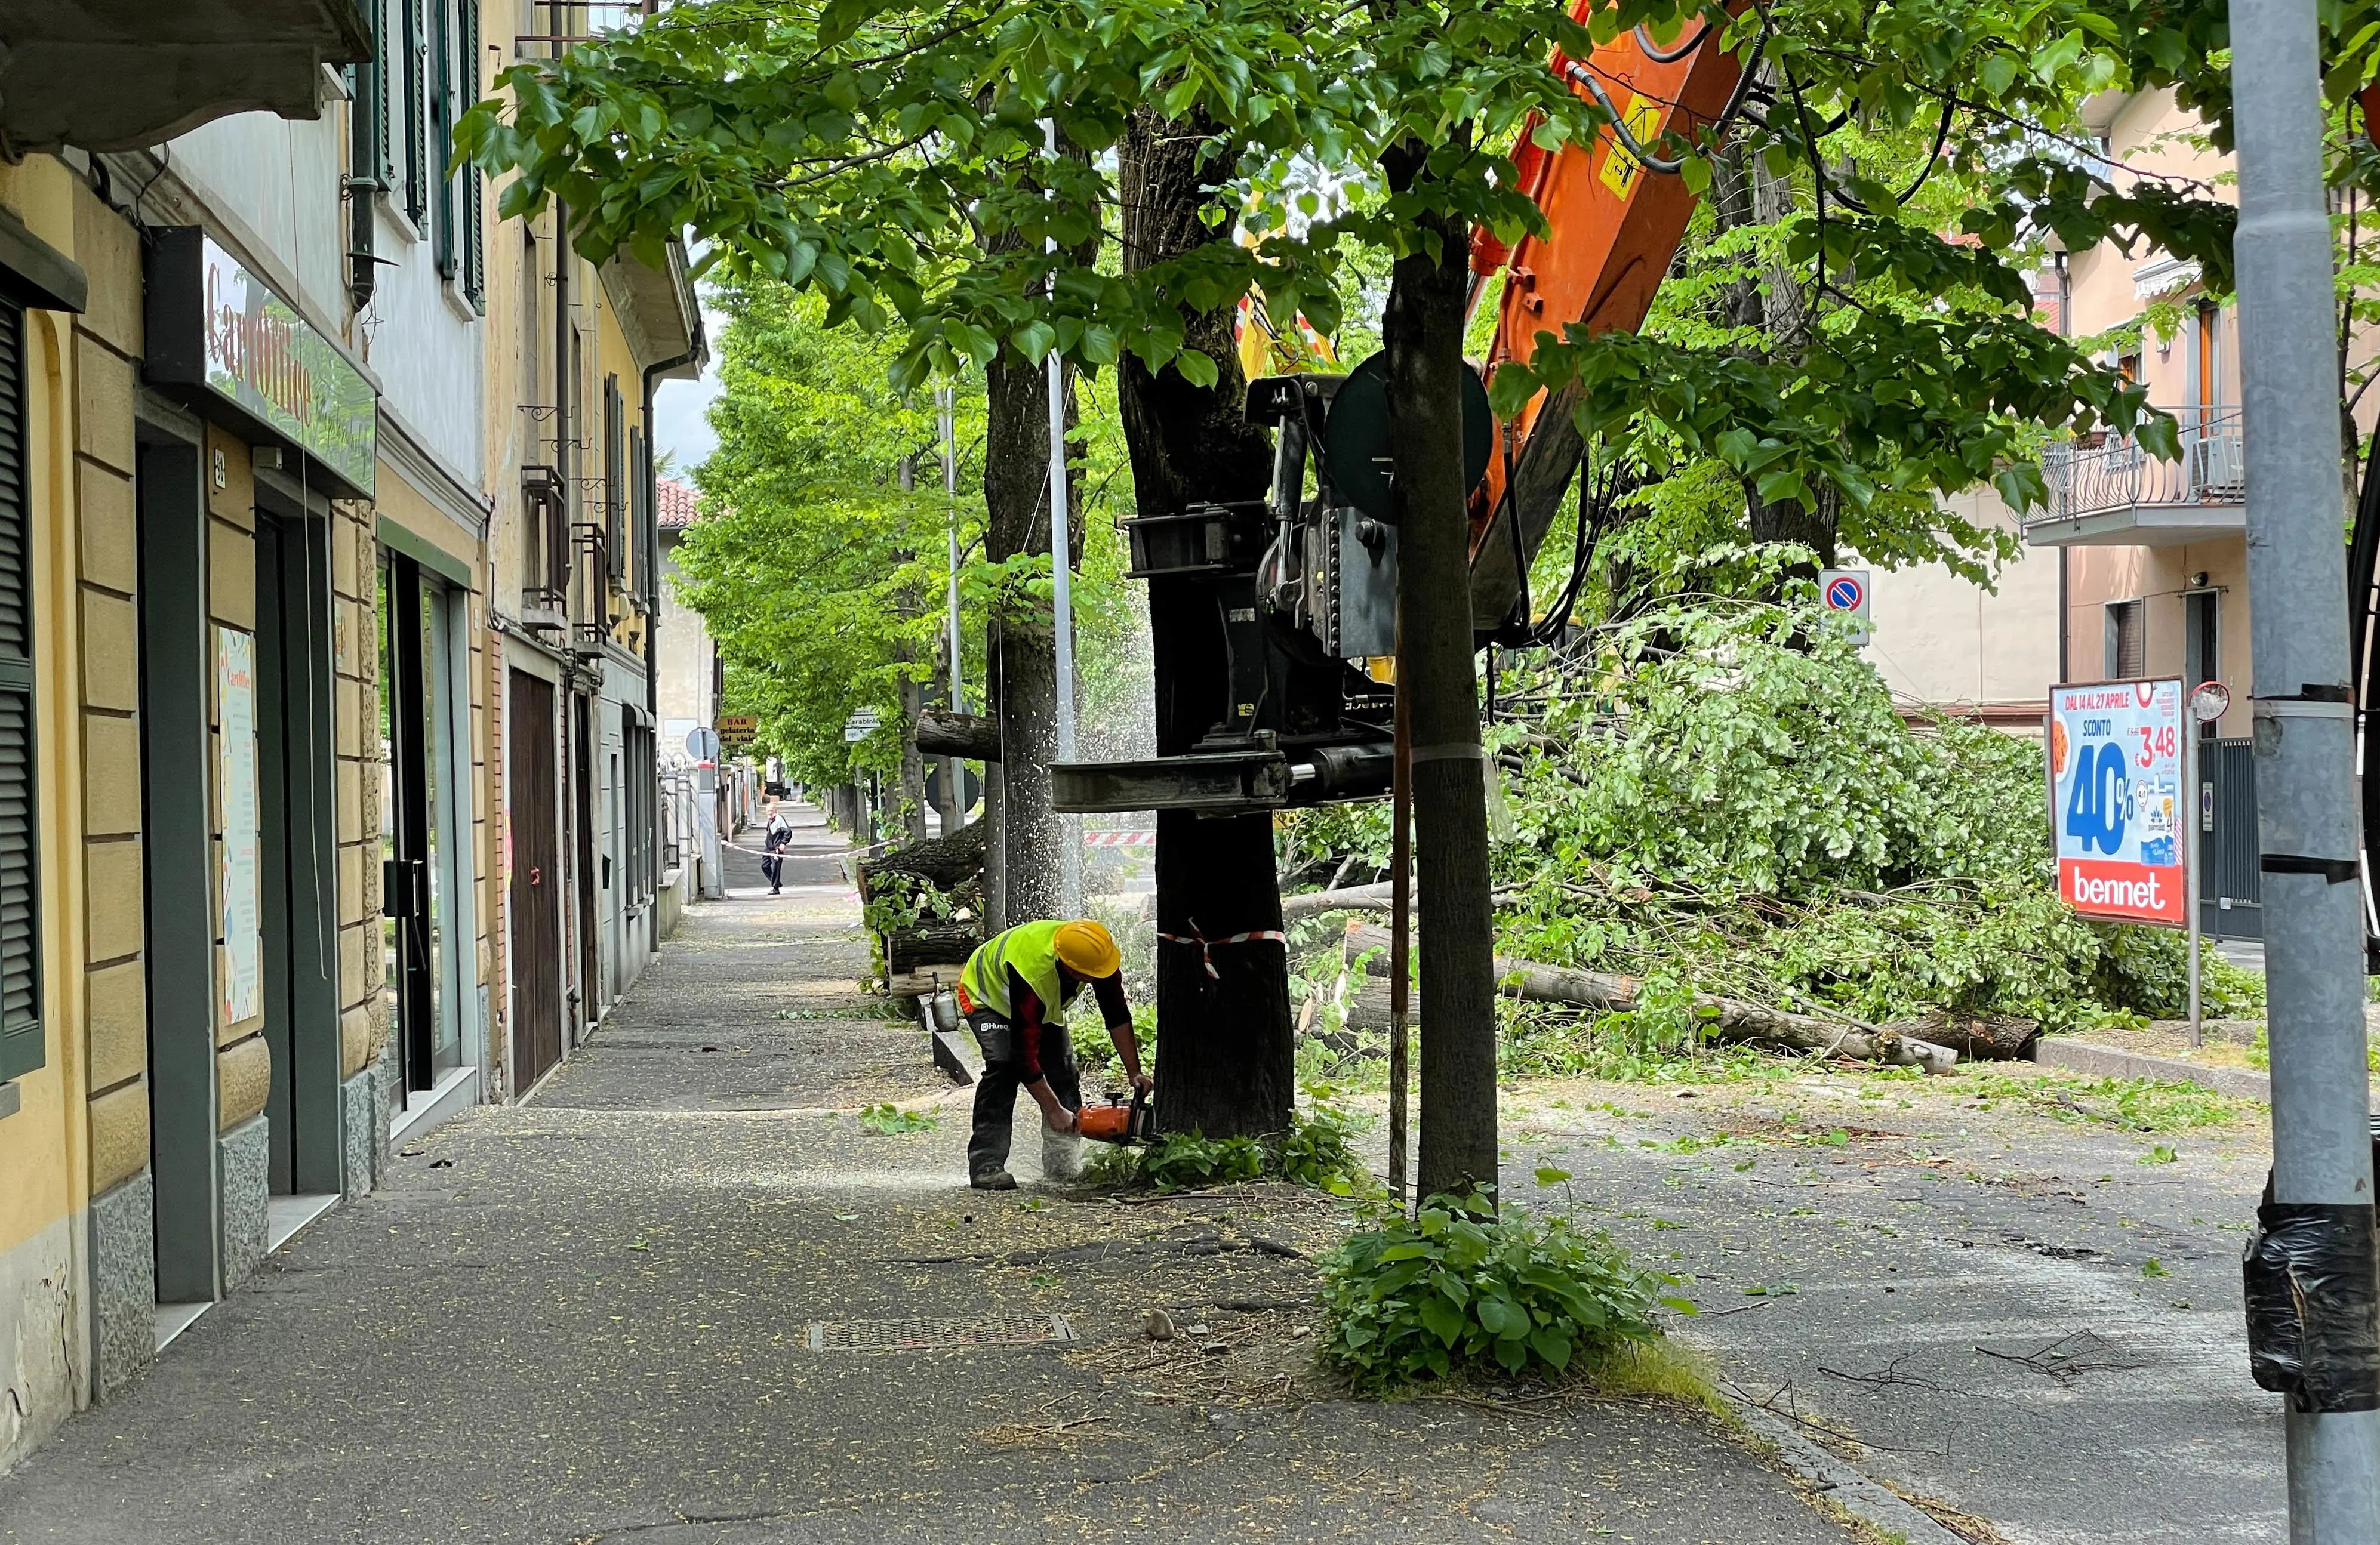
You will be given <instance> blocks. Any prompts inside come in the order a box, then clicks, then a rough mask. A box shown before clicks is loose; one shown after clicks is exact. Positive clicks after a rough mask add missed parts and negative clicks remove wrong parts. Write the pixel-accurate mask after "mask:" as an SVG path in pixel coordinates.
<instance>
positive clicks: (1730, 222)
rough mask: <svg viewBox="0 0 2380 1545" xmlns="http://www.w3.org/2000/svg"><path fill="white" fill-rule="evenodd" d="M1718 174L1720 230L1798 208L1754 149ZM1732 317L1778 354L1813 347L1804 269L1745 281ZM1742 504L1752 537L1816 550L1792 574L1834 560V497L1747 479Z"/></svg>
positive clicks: (1780, 266) (1727, 160) (1779, 268)
mask: <svg viewBox="0 0 2380 1545" xmlns="http://www.w3.org/2000/svg"><path fill="white" fill-rule="evenodd" d="M1720 159H1721V162H1722V166H1721V168H1720V171H1719V175H1718V177H1717V178H1715V179H1714V182H1715V188H1716V191H1717V193H1718V199H1717V203H1718V211H1717V212H1718V220H1719V223H1720V227H1721V228H1722V229H1726V228H1730V227H1732V226H1737V225H1743V224H1747V223H1757V224H1763V225H1766V224H1769V223H1774V222H1776V221H1779V220H1782V219H1784V218H1785V217H1787V216H1788V215H1790V214H1791V213H1792V212H1793V187H1792V184H1791V182H1790V181H1789V180H1788V179H1786V178H1784V177H1780V176H1778V175H1774V174H1772V173H1770V172H1769V170H1768V168H1767V164H1766V163H1764V162H1763V161H1762V160H1761V158H1760V157H1759V156H1758V155H1756V154H1745V153H1743V152H1742V151H1730V153H1729V154H1727V155H1725V156H1722V157H1721V158H1720ZM1729 310H1730V320H1731V321H1733V322H1734V323H1735V325H1737V326H1739V327H1755V328H1762V329H1765V330H1766V332H1767V335H1768V340H1769V342H1768V349H1769V353H1770V355H1771V356H1772V357H1773V356H1779V355H1782V356H1788V357H1791V356H1798V355H1800V354H1801V353H1802V352H1803V350H1804V349H1805V348H1806V347H1807V342H1808V341H1807V339H1806V337H1805V333H1806V332H1807V329H1808V326H1809V315H1808V308H1807V307H1806V306H1804V304H1803V299H1802V272H1801V270H1800V269H1798V268H1795V267H1792V266H1791V265H1788V264H1784V263H1776V264H1771V265H1770V266H1769V267H1768V268H1767V270H1765V271H1764V272H1762V273H1761V275H1760V276H1759V277H1758V278H1756V279H1755V278H1746V279H1743V280H1739V281H1738V282H1737V283H1736V284H1734V285H1733V286H1732V287H1731V293H1730V296H1729ZM1743 504H1744V514H1745V517H1746V523H1747V525H1749V527H1750V530H1751V535H1752V539H1753V540H1754V541H1755V542H1760V543H1764V544H1767V543H1776V542H1799V543H1800V544H1802V545H1803V547H1806V548H1808V549H1811V550H1812V551H1814V552H1815V553H1816V554H1817V555H1818V564H1807V563H1800V564H1795V565H1794V566H1793V568H1792V569H1791V570H1790V571H1789V573H1792V574H1796V575H1799V576H1801V577H1803V578H1806V579H1814V580H1815V578H1817V568H1818V565H1827V566H1829V567H1831V566H1832V565H1833V563H1834V561H1835V519H1836V511H1835V509H1834V508H1833V504H1832V501H1831V500H1830V499H1828V498H1821V499H1819V500H1818V501H1815V502H1813V503H1805V502H1803V501H1801V500H1798V499H1774V500H1771V499H1763V498H1761V497H1760V489H1759V486H1758V484H1757V483H1756V482H1755V480H1753V479H1751V478H1746V479H1744V483H1743Z"/></svg>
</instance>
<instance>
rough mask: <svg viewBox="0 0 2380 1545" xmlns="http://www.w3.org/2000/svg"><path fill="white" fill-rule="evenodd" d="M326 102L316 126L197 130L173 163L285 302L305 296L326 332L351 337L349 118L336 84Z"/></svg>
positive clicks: (264, 120)
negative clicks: (344, 184)
mask: <svg viewBox="0 0 2380 1545" xmlns="http://www.w3.org/2000/svg"><path fill="white" fill-rule="evenodd" d="M323 95H324V97H325V99H326V100H325V103H324V110H323V114H322V117H320V118H318V119H316V120H314V121H312V122H310V123H293V122H289V121H286V120H285V119H281V118H277V117H275V116H273V115H272V114H270V113H236V114H234V115H231V116H230V117H228V118H218V119H216V120H215V121H214V122H213V123H211V124H207V125H205V126H203V127H200V128H194V129H192V130H191V131H190V132H189V133H188V134H185V135H183V136H182V137H181V138H180V139H176V140H174V141H172V142H171V143H170V144H168V145H167V146H166V147H165V151H166V158H165V164H166V166H167V168H168V169H169V170H170V171H171V172H172V173H173V175H174V176H175V177H176V179H177V180H179V181H180V182H182V183H183V184H185V185H186V186H188V187H189V188H190V189H191V191H193V192H194V193H196V194H198V195H199V197H200V198H201V199H204V200H205V201H206V203H207V206H208V210H209V212H210V213H212V214H213V215H215V216H216V217H217V218H218V219H220V220H222V221H223V223H225V227H226V234H228V235H234V236H237V237H238V238H239V239H240V241H241V242H242V243H243V244H244V245H246V246H248V247H249V251H247V252H245V253H243V254H241V255H242V256H243V257H246V258H249V259H251V260H256V261H257V262H259V263H260V264H261V265H263V266H264V267H265V269H266V271H267V272H268V276H269V277H271V278H272V279H273V282H274V286H275V287H276V288H278V289H281V290H282V292H283V293H284V294H285V295H289V294H292V293H293V292H294V294H295V295H297V296H302V298H303V301H304V305H305V308H306V309H307V310H308V311H309V312H310V313H311V320H313V321H314V323H315V325H316V326H317V327H319V328H320V329H321V330H322V332H328V333H330V334H332V335H334V336H345V335H346V330H345V329H343V328H342V327H341V326H340V325H339V322H340V320H342V319H344V318H345V317H346V314H347V302H346V287H347V265H346V247H347V244H346V236H345V231H346V204H345V201H344V200H343V199H341V198H340V196H339V186H340V179H341V177H342V176H343V175H345V173H346V115H345V114H343V113H340V112H337V111H334V107H335V104H336V103H337V101H338V100H339V99H338V96H337V94H336V93H335V92H334V91H332V90H331V88H330V85H329V77H328V76H325V77H324V87H323Z"/></svg>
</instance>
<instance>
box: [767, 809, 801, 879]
mask: <svg viewBox="0 0 2380 1545" xmlns="http://www.w3.org/2000/svg"><path fill="white" fill-rule="evenodd" d="M793 839H794V823H793V822H791V821H788V820H786V819H785V813H784V812H783V811H782V810H771V811H770V812H769V832H768V835H767V836H765V837H763V838H761V839H760V851H762V853H764V854H765V855H766V856H765V857H763V858H762V859H761V860H760V873H761V874H763V875H767V876H768V879H769V894H770V895H771V896H775V895H777V894H778V893H779V892H781V891H783V889H784V882H785V859H784V852H785V847H786V845H787V844H788V843H790V842H792V841H793Z"/></svg>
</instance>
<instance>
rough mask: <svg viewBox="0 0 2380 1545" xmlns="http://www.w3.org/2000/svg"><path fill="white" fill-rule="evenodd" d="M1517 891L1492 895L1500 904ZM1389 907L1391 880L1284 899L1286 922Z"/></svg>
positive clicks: (1381, 909) (1282, 901) (1373, 910)
mask: <svg viewBox="0 0 2380 1545" xmlns="http://www.w3.org/2000/svg"><path fill="white" fill-rule="evenodd" d="M1519 894H1520V892H1518V891H1516V890H1500V891H1498V892H1496V894H1495V895H1494V896H1493V897H1491V898H1489V899H1491V900H1493V901H1494V902H1496V903H1497V904H1498V905H1499V906H1500V905H1502V904H1503V903H1504V902H1506V901H1508V900H1510V899H1512V898H1513V897H1515V896H1517V895H1519ZM1388 910H1389V882H1388V881H1386V880H1382V881H1380V882H1379V883H1378V884H1377V885H1351V886H1348V887H1344V888H1342V889H1337V890H1308V891H1302V892H1300V893H1298V894H1297V895H1294V896H1284V897H1282V898H1281V917H1282V919H1283V921H1286V922H1294V921H1295V920H1297V919H1298V918H1302V917H1319V916H1320V915H1321V914H1323V913H1324V912H1384V911H1388Z"/></svg>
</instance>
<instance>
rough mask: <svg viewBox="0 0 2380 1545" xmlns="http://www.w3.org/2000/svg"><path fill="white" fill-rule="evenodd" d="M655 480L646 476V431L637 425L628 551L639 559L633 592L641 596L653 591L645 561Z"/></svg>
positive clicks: (631, 442)
mask: <svg viewBox="0 0 2380 1545" xmlns="http://www.w3.org/2000/svg"><path fill="white" fill-rule="evenodd" d="M651 488H652V479H650V478H649V477H646V476H645V431H644V430H643V429H642V428H638V427H637V426H634V425H631V426H630V427H629V428H628V548H629V550H630V551H632V552H634V553H635V554H636V555H637V567H636V579H635V584H634V585H632V586H631V588H632V589H634V590H635V592H636V593H637V595H639V596H647V595H650V591H651V589H652V584H651V582H652V573H653V571H652V569H651V567H650V565H649V564H648V563H647V562H646V560H645V516H646V513H647V508H646V506H647V499H646V496H647V495H648V494H649V493H650V490H651Z"/></svg>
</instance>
